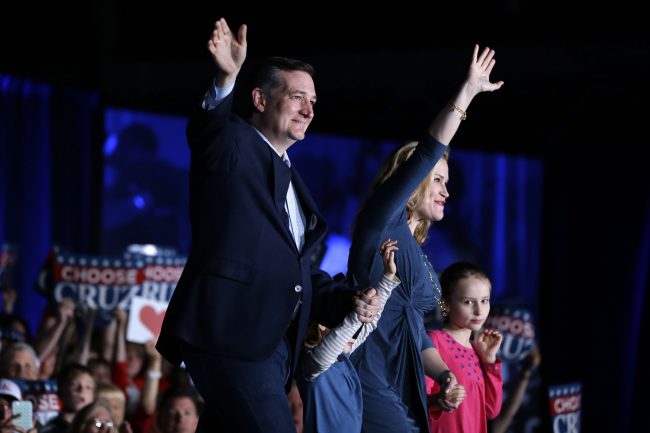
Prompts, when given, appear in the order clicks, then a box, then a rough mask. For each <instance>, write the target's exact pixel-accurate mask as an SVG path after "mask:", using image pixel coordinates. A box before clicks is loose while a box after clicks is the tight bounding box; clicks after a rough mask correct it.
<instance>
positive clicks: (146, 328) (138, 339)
mask: <svg viewBox="0 0 650 433" xmlns="http://www.w3.org/2000/svg"><path fill="white" fill-rule="evenodd" d="M166 311H167V302H158V301H152V300H151V299H147V298H143V297H141V296H135V297H134V298H133V299H132V300H131V311H130V313H129V323H128V325H127V327H126V339H127V341H131V342H133V343H146V342H148V341H149V340H155V339H157V338H158V336H159V335H160V328H161V327H162V321H163V318H164V317H165V312H166Z"/></svg>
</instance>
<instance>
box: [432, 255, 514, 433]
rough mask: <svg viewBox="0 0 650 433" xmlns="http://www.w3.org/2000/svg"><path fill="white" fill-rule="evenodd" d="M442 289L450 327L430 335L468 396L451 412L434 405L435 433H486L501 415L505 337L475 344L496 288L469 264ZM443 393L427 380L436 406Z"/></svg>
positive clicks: (486, 336) (452, 269) (447, 275)
mask: <svg viewBox="0 0 650 433" xmlns="http://www.w3.org/2000/svg"><path fill="white" fill-rule="evenodd" d="M440 286H441V289H442V296H441V302H440V308H441V312H442V315H443V317H444V320H445V321H444V325H443V328H442V329H436V330H431V331H428V333H429V336H430V337H431V340H432V341H433V343H434V345H435V346H436V347H437V348H438V352H439V353H440V356H441V357H442V359H443V360H444V361H445V363H446V364H447V366H448V367H449V369H450V370H451V371H452V372H453V373H454V374H455V375H456V379H457V380H458V384H459V386H462V387H464V389H465V395H464V400H462V403H461V404H460V406H458V408H457V409H456V410H454V411H451V412H446V411H441V410H440V408H439V407H438V406H437V405H435V404H433V403H429V425H430V428H431V433H437V432H444V433H457V432H474V433H486V432H487V420H488V419H492V418H494V417H496V416H497V415H498V414H499V411H500V410H501V398H502V386H503V380H502V378H501V361H500V360H498V359H497V357H496V354H497V351H498V350H499V346H501V340H502V338H503V337H502V336H501V334H499V333H498V332H496V331H493V330H484V331H482V332H480V333H479V335H478V338H476V339H475V340H474V339H473V338H472V334H473V333H474V332H478V331H480V330H481V328H482V327H483V324H484V323H485V319H486V318H487V316H488V314H489V313H490V292H491V289H492V286H491V284H490V280H489V279H488V277H487V275H486V274H485V273H484V272H483V271H482V270H481V269H479V268H478V267H477V266H476V265H473V264H471V263H464V262H459V263H454V264H452V265H451V266H449V267H448V268H447V269H445V270H444V271H443V273H442V275H441V276H440ZM439 391H440V388H439V386H438V385H437V383H436V382H434V381H433V380H431V379H429V378H428V377H427V394H429V396H430V399H429V401H430V402H432V399H433V397H434V396H435V395H436V394H437V393H438V392H439Z"/></svg>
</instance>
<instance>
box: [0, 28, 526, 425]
mask: <svg viewBox="0 0 650 433" xmlns="http://www.w3.org/2000/svg"><path fill="white" fill-rule="evenodd" d="M246 35H247V27H246V26H245V25H242V26H241V27H239V29H238V30H237V31H236V32H233V31H231V29H230V27H229V26H228V24H227V22H226V20H225V19H223V18H222V19H219V20H218V21H217V22H216V23H215V27H214V30H213V33H212V35H211V36H210V38H209V41H208V51H209V53H210V55H211V57H212V60H213V62H214V65H215V66H216V75H215V78H214V80H213V82H212V83H211V84H210V86H209V88H208V90H207V92H206V93H205V95H204V96H203V97H202V98H201V100H200V101H199V103H198V104H197V107H196V109H195V111H194V113H193V114H192V116H191V117H190V121H189V124H188V128H187V138H188V143H189V147H190V150H191V169H190V210H189V214H190V219H191V223H192V239H191V250H190V254H189V257H188V260H187V263H186V265H185V268H184V271H183V274H182V276H181V278H180V280H179V282H178V284H177V286H176V288H175V290H174V293H173V296H172V298H171V300H170V302H169V306H168V309H167V312H166V315H165V319H164V322H163V325H162V330H161V334H160V336H159V338H157V339H156V340H151V341H149V342H148V343H146V344H139V343H133V342H129V341H127V339H126V325H127V321H128V313H127V312H125V311H123V310H122V309H119V308H118V309H117V310H115V311H114V314H113V317H112V319H111V320H110V322H109V323H107V324H106V323H102V324H101V325H98V323H97V320H96V316H95V312H94V311H93V310H88V309H86V310H84V311H83V312H82V313H80V312H79V311H76V310H77V308H78V307H76V306H75V304H74V303H73V302H72V301H70V300H66V299H64V300H63V301H62V302H60V303H52V304H50V305H48V308H46V310H45V311H44V315H43V318H42V321H41V325H40V327H39V328H38V329H37V331H36V333H35V335H33V336H32V335H30V332H29V329H28V327H27V325H26V324H25V321H24V320H23V319H22V318H20V317H18V316H16V315H15V314H13V311H11V308H9V309H6V311H5V313H4V314H3V316H2V321H3V322H2V346H1V348H0V349H1V352H0V378H1V379H0V385H1V388H2V389H0V403H2V411H0V414H2V418H1V419H0V431H1V432H2V433H4V432H7V433H8V432H12V431H19V432H20V431H30V432H33V431H38V432H44V433H64V432H75V433H76V432H109V431H119V432H125V433H130V432H133V433H172V432H174V433H180V432H183V433H186V432H189V433H192V432H194V431H200V432H259V433H261V432H287V433H295V432H303V431H304V432H321V433H325V432H346V433H347V432H351V433H353V432H360V431H363V432H367V433H379V432H391V433H395V432H400V433H401V432H405V433H406V432H408V433H415V432H428V431H431V432H437V431H444V432H456V431H458V432H460V431H473V432H487V431H488V420H489V419H494V418H497V416H498V415H499V413H500V411H501V407H502V397H503V394H502V388H503V379H502V377H501V362H500V360H499V359H498V358H497V352H498V349H499V347H500V345H501V341H502V336H501V334H500V333H499V332H497V331H495V330H490V329H485V327H484V324H485V321H486V319H487V317H488V314H489V312H490V294H491V284H490V279H489V278H488V276H487V275H486V274H485V272H483V271H482V270H481V269H480V267H479V266H477V265H476V264H472V263H464V262H463V263H455V264H453V265H451V266H450V267H449V268H447V269H445V270H444V272H442V274H441V277H440V279H439V278H438V274H437V272H436V271H435V270H434V269H433V267H432V266H431V263H430V262H429V260H428V258H427V256H426V254H425V253H424V252H423V250H422V244H423V243H424V242H425V241H426V240H427V236H428V231H429V228H430V226H431V224H432V223H434V222H436V221H440V220H441V219H442V218H443V217H444V209H445V203H446V201H447V200H448V199H449V191H448V190H447V182H448V181H449V179H450V173H449V166H448V162H447V161H448V158H449V154H450V151H449V149H450V147H449V144H450V142H451V141H452V139H453V137H454V135H455V134H456V132H457V131H458V129H459V127H460V125H461V124H462V122H463V121H464V120H465V119H466V118H467V116H468V107H469V106H470V103H471V102H472V100H473V99H474V98H475V97H476V96H477V95H479V94H481V93H484V92H492V91H496V90H498V89H499V88H501V86H502V85H503V82H502V81H496V82H492V81H490V75H491V72H492V70H493V68H494V65H495V62H496V60H495V52H494V50H492V49H489V48H483V49H480V48H479V46H478V45H476V46H475V47H474V49H473V52H472V55H471V59H470V62H469V68H468V70H467V75H466V76H465V77H464V79H463V80H462V82H461V85H460V87H459V88H458V89H457V91H456V92H455V93H454V95H453V97H452V98H451V100H450V101H449V102H448V103H447V104H445V105H444V106H443V107H442V109H441V110H440V111H439V113H438V114H437V115H436V116H435V117H434V119H433V121H432V122H431V125H430V126H429V128H428V130H427V131H423V133H421V134H420V136H421V137H420V139H419V140H418V141H416V142H410V143H408V144H406V145H404V146H402V147H400V148H399V149H397V150H396V151H395V152H394V153H393V154H392V155H390V157H389V158H388V159H387V160H386V161H385V163H384V164H383V166H382V167H381V169H380V171H379V173H378V174H377V177H376V181H375V183H374V184H373V186H372V188H371V190H370V191H369V193H368V196H367V198H366V200H365V202H364V204H363V206H362V208H361V209H360V210H359V213H358V217H357V219H356V221H355V224H354V227H353V233H352V245H351V248H350V256H349V263H348V272H347V275H345V276H344V277H343V276H342V277H341V278H335V279H334V278H331V277H330V276H329V275H328V274H327V273H326V272H324V271H322V270H320V269H319V268H318V263H314V260H313V257H314V252H315V251H316V250H317V249H318V248H319V246H320V245H321V243H322V242H323V239H324V237H325V235H326V231H327V225H326V222H325V221H324V219H323V217H322V216H321V214H320V213H319V212H318V208H317V206H316V204H315V203H314V201H313V199H312V198H311V196H310V194H309V191H308V189H307V187H306V185H305V184H304V182H303V181H302V179H301V177H300V175H299V173H298V171H297V170H296V168H295V167H294V166H292V164H291V161H290V159H289V155H288V153H287V151H288V149H289V148H290V147H291V146H292V145H293V144H294V143H296V142H297V141H300V140H302V139H303V138H304V137H305V133H306V131H307V128H308V126H309V124H310V123H311V121H312V119H313V118H314V109H315V104H316V100H317V96H316V87H315V84H314V80H313V76H314V69H313V67H312V66H311V65H309V64H307V63H305V62H302V61H299V60H295V59H289V58H284V57H273V58H268V59H264V60H263V61H261V62H259V63H257V64H256V65H255V67H254V69H252V70H251V73H250V75H249V76H248V77H247V79H248V81H246V80H245V79H244V78H243V77H240V70H241V69H242V67H243V65H244V62H245V60H246V55H247V38H246ZM240 92H241V93H240ZM242 95H243V96H242ZM235 96H238V97H240V98H243V100H245V101H247V105H248V107H247V111H246V114H245V115H244V114H243V113H238V112H236V110H235V108H234V107H235V105H236V104H235ZM405 133H409V131H405ZM4 305H9V306H11V305H12V302H11V299H7V300H6V301H5V302H4ZM435 309H439V311H440V313H441V314H442V316H443V317H444V321H443V324H442V326H441V327H440V328H439V329H435V330H431V329H427V327H426V326H425V321H424V317H425V314H427V313H429V312H431V311H433V310H435ZM48 381H55V382H56V394H57V398H58V402H59V406H58V410H57V411H56V413H54V414H52V416H50V417H49V419H47V420H46V421H43V420H42V419H41V420H38V419H37V418H36V417H35V416H34V421H35V422H34V423H33V425H32V426H28V428H27V429H25V428H23V427H21V426H19V425H17V421H16V420H17V419H19V418H18V417H19V414H13V413H12V405H11V402H12V401H14V400H15V401H20V400H23V396H22V395H21V389H22V390H27V389H29V387H28V386H27V385H25V384H26V383H27V384H28V383H30V382H34V383H41V382H48ZM36 403H38V402H37V401H36ZM204 407H205V410H204ZM514 410H515V411H516V407H515V409H514ZM493 428H496V427H493ZM495 431H496V430H495ZM501 431H503V430H501Z"/></svg>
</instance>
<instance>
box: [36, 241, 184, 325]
mask: <svg viewBox="0 0 650 433" xmlns="http://www.w3.org/2000/svg"><path fill="white" fill-rule="evenodd" d="M184 265H185V258H182V257H175V258H171V257H158V258H157V257H148V258H144V257H140V258H137V259H135V260H125V259H123V258H121V257H120V258H116V257H101V256H99V257H97V256H84V255H78V254H69V253H58V254H56V255H55V257H54V258H53V259H52V260H51V261H50V266H51V278H47V279H44V280H43V282H44V283H45V284H46V285H47V286H48V287H47V290H46V291H47V292H48V293H50V294H51V295H52V296H53V298H54V299H55V300H56V301H58V302H60V301H61V300H63V299H64V298H70V299H73V300H74V301H76V302H77V304H78V305H79V306H81V307H83V308H91V309H95V310H98V312H99V313H100V316H107V317H110V314H111V313H112V311H114V310H115V309H116V308H118V307H119V308H121V309H123V310H125V311H129V310H130V308H131V301H132V300H133V298H134V297H135V296H139V297H143V298H146V299H150V300H153V301H157V302H164V303H167V302H168V301H169V299H170V298H171V296H172V293H173V291H174V289H175V287H176V283H177V282H178V279H179V277H180V274H181V273H182V271H183V267H184Z"/></svg>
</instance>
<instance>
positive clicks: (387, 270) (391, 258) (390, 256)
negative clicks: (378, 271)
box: [379, 239, 399, 280]
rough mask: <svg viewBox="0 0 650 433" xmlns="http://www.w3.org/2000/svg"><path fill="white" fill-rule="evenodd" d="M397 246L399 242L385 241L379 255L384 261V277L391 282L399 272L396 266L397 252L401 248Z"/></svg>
mask: <svg viewBox="0 0 650 433" xmlns="http://www.w3.org/2000/svg"><path fill="white" fill-rule="evenodd" d="M396 245H397V241H391V240H390V239H388V240H387V241H384V243H383V244H381V247H380V248H379V254H380V255H381V258H382V260H383V261H384V276H385V277H386V278H388V279H391V280H392V279H393V278H394V277H395V273H396V272H397V266H396V265H395V251H397V250H399V248H397V246H396Z"/></svg>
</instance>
